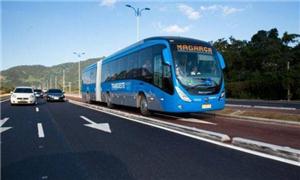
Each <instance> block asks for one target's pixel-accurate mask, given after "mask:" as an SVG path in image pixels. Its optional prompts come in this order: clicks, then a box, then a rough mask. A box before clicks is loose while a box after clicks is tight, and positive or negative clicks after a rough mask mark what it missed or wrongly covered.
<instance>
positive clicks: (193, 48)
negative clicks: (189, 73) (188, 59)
mask: <svg viewBox="0 0 300 180" xmlns="http://www.w3.org/2000/svg"><path fill="white" fill-rule="evenodd" d="M176 48H177V51H184V52H201V53H208V54H212V49H211V48H210V47H205V46H200V45H190V44H177V45H176Z"/></svg>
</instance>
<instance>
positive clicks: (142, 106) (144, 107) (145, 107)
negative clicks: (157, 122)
mask: <svg viewBox="0 0 300 180" xmlns="http://www.w3.org/2000/svg"><path fill="white" fill-rule="evenodd" d="M140 111H141V114H142V115H143V116H150V115H151V113H150V111H149V109H148V101H147V99H146V97H145V96H144V95H141V100H140Z"/></svg>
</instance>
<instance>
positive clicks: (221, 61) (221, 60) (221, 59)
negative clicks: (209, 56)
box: [217, 52, 226, 69]
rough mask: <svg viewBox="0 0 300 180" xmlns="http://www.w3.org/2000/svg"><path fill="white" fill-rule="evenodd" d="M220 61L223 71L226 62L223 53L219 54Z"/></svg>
mask: <svg viewBox="0 0 300 180" xmlns="http://www.w3.org/2000/svg"><path fill="white" fill-rule="evenodd" d="M217 56H218V60H219V63H220V66H221V68H222V69H225V67H226V65H225V61H224V58H223V56H222V54H221V53H219V52H217Z"/></svg>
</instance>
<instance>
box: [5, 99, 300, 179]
mask: <svg viewBox="0 0 300 180" xmlns="http://www.w3.org/2000/svg"><path fill="white" fill-rule="evenodd" d="M36 107H38V111H37V109H36ZM80 116H84V117H86V118H88V119H89V120H90V122H88V121H86V120H84V119H82V118H81V117H80ZM5 117H9V119H8V120H7V122H5V123H4V124H3V125H2V128H3V127H12V128H11V129H8V130H6V131H4V132H2V133H1V179H64V180H65V179H155V180H156V179H172V180H174V179H197V180H198V179H222V180H223V179H238V180H241V179H255V180H257V179H272V180H273V179H280V180H282V179H299V177H300V167H297V166H294V165H290V164H286V163H283V162H279V161H275V160H271V159H267V158H263V157H259V156H255V155H252V154H247V153H244V152H240V151H237V150H233V149H228V148H225V147H221V146H217V145H214V144H210V143H208V142H204V141H200V140H196V139H192V138H189V137H186V136H183V135H179V134H175V133H172V132H169V131H165V130H162V129H158V128H154V127H150V126H147V125H143V124H139V123H136V122H132V121H128V120H126V119H122V118H119V117H115V116H112V115H108V114H104V113H101V112H98V111H94V110H91V109H87V108H83V107H80V106H76V105H73V104H70V103H67V102H65V103H44V102H41V103H40V104H38V105H37V106H12V107H11V106H10V105H9V103H8V102H4V103H1V119H2V120H3V119H4V118H5ZM91 121H92V122H95V123H109V126H110V129H111V131H112V132H111V133H108V132H103V131H100V130H98V129H94V128H91V127H87V126H85V125H84V124H90V123H91ZM38 123H41V126H42V129H43V132H44V133H42V132H41V129H40V133H38V125H37V124H38ZM42 134H44V137H43V138H40V137H39V135H40V136H41V135H42Z"/></svg>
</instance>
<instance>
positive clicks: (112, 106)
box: [106, 93, 114, 108]
mask: <svg viewBox="0 0 300 180" xmlns="http://www.w3.org/2000/svg"><path fill="white" fill-rule="evenodd" d="M106 105H107V107H108V108H114V105H113V103H112V102H111V96H110V94H109V93H106Z"/></svg>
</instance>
